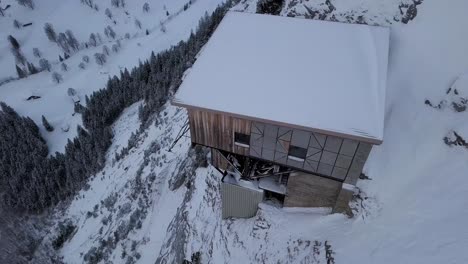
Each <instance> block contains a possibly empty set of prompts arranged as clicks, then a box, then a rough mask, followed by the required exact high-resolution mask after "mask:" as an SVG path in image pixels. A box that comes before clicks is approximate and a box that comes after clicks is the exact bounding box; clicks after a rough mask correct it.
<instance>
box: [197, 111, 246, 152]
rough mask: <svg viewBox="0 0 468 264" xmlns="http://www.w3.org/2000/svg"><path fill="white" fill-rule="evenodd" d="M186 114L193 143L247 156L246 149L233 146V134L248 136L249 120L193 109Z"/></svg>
mask: <svg viewBox="0 0 468 264" xmlns="http://www.w3.org/2000/svg"><path fill="white" fill-rule="evenodd" d="M188 114H189V121H190V136H191V138H192V142H193V143H197V144H201V145H205V146H208V147H213V148H217V149H222V150H226V151H228V152H234V153H237V154H241V155H248V153H249V149H248V148H244V147H239V146H235V145H234V132H240V133H244V134H247V135H250V126H251V122H250V121H249V120H245V119H240V118H234V117H231V116H227V115H223V114H219V113H213V112H206V111H200V110H194V109H189V110H188Z"/></svg>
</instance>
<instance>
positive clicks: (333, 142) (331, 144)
mask: <svg viewBox="0 0 468 264" xmlns="http://www.w3.org/2000/svg"><path fill="white" fill-rule="evenodd" d="M342 141H343V140H342V139H341V138H338V137H334V136H327V141H326V142H325V150H328V151H331V152H335V153H338V151H339V150H340V146H341V142H342Z"/></svg>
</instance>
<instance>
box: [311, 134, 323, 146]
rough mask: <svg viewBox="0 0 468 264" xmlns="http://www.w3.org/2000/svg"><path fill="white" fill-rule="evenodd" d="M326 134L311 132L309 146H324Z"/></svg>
mask: <svg viewBox="0 0 468 264" xmlns="http://www.w3.org/2000/svg"><path fill="white" fill-rule="evenodd" d="M312 138H314V141H312ZM326 138H327V136H325V135H323V134H319V133H312V137H311V141H310V142H311V143H310V144H309V147H314V148H322V149H323V147H324V146H325V140H326Z"/></svg>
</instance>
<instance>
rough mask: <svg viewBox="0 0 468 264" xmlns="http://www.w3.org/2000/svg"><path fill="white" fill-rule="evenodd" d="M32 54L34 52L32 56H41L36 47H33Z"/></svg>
mask: <svg viewBox="0 0 468 264" xmlns="http://www.w3.org/2000/svg"><path fill="white" fill-rule="evenodd" d="M33 54H34V57H36V58H40V57H41V52H40V51H39V49H38V48H33Z"/></svg>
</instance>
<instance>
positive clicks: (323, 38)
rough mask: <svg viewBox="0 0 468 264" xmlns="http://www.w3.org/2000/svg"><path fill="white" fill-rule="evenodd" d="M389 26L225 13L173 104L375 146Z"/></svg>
mask: <svg viewBox="0 0 468 264" xmlns="http://www.w3.org/2000/svg"><path fill="white" fill-rule="evenodd" d="M388 48H389V29H388V28H384V27H376V26H367V25H352V24H345V23H337V22H324V21H317V20H307V19H301V18H288V17H280V16H271V15H259V14H250V13H240V12H229V13H228V14H227V15H226V16H225V17H224V19H223V21H222V22H221V24H220V25H219V26H218V28H217V29H216V31H215V32H214V33H213V35H212V37H211V38H210V40H209V41H208V43H207V44H206V45H205V47H204V48H203V50H202V52H201V53H200V55H199V57H198V59H197V61H196V62H195V64H194V65H193V67H192V69H190V71H189V72H188V74H187V75H186V77H185V78H184V81H183V83H182V85H181V86H180V88H179V90H178V92H177V94H176V95H175V98H174V99H173V103H174V104H176V105H180V106H184V107H188V108H200V109H205V110H211V111H217V112H223V113H228V114H232V115H233V116H239V117H244V118H251V119H255V120H262V121H266V122H273V123H277V124H282V125H290V126H293V127H296V128H302V129H306V130H311V131H316V132H322V133H329V134H335V135H339V136H344V137H351V138H355V139H360V140H365V141H368V142H372V143H375V144H380V143H381V142H382V139H383V129H384V107H385V86H386V77H387V60H388Z"/></svg>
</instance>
